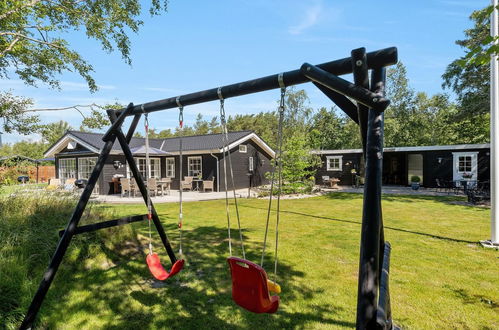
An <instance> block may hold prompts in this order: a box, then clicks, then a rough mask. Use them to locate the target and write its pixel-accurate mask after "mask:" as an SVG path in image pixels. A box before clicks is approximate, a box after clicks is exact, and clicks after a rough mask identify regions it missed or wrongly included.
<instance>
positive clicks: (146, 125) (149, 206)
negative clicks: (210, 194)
mask: <svg viewBox="0 0 499 330" xmlns="http://www.w3.org/2000/svg"><path fill="white" fill-rule="evenodd" d="M141 109H142V112H143V113H144V129H145V134H146V141H145V142H146V175H145V177H146V187H147V222H148V223H149V254H150V255H152V253H153V252H152V234H151V220H152V204H151V196H150V194H149V171H150V170H151V165H150V163H149V117H148V114H147V113H146V112H145V111H144V106H143V105H142V108H141Z"/></svg>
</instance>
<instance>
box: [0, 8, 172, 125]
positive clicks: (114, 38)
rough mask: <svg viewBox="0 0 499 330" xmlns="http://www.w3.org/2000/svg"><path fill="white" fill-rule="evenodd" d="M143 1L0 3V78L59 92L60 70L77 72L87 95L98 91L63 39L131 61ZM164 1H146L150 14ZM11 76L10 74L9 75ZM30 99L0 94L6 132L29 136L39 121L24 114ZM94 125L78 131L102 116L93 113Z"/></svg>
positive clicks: (157, 11) (158, 10) (86, 66)
mask: <svg viewBox="0 0 499 330" xmlns="http://www.w3.org/2000/svg"><path fill="white" fill-rule="evenodd" d="M142 5H143V1H138V0H100V1H79V0H5V1H1V2H0V78H1V79H10V78H12V77H11V76H12V75H15V76H16V77H17V78H19V79H21V80H22V81H24V82H25V83H26V84H28V85H32V86H36V85H37V83H39V82H42V83H46V84H48V85H49V86H51V87H53V88H59V87H60V86H59V77H60V74H61V73H63V72H67V71H69V72H76V73H78V74H79V75H80V76H81V77H82V78H83V79H85V81H86V83H87V84H88V88H89V89H90V91H92V92H94V91H96V90H97V89H98V87H97V84H96V82H95V80H94V79H93V77H92V73H93V71H94V70H93V67H92V65H91V64H90V63H88V62H87V61H86V60H85V59H84V58H83V57H82V56H81V55H80V54H79V53H78V52H77V51H75V50H74V49H72V47H71V45H70V44H69V42H68V40H66V39H65V38H64V37H65V36H66V35H67V33H69V32H76V33H79V32H80V31H81V32H83V33H85V34H86V36H87V37H88V38H91V39H95V40H97V41H98V42H100V44H101V46H102V49H103V50H104V51H105V52H107V53H110V52H112V51H114V50H118V51H119V52H120V54H121V56H122V58H123V59H124V60H125V62H126V63H128V64H130V63H131V57H130V49H131V48H130V47H131V43H130V39H129V34H130V33H131V32H133V33H137V32H138V31H139V27H140V26H141V25H142V24H143V22H142V20H140V18H139V17H140V15H141V13H142ZM166 7H167V0H150V7H149V13H150V14H151V15H152V16H154V15H159V14H160V13H161V12H162V11H164V10H166ZM12 72H13V73H12ZM32 103H33V101H32V100H30V99H26V98H22V97H16V96H13V95H11V94H10V93H5V92H3V93H1V92H0V119H3V120H4V123H3V130H4V131H5V132H12V131H17V132H19V133H21V134H30V133H32V132H33V131H35V130H36V129H37V128H38V127H37V123H38V117H37V116H33V115H27V114H26V111H27V110H29V107H30V106H31V105H32ZM94 117H95V119H96V121H92V120H84V123H83V127H85V126H87V127H89V128H93V127H95V126H99V125H101V123H102V122H103V121H105V118H102V116H100V115H99V114H94Z"/></svg>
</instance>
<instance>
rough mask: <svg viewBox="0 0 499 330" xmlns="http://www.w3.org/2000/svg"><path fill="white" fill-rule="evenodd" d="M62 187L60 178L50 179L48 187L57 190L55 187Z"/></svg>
mask: <svg viewBox="0 0 499 330" xmlns="http://www.w3.org/2000/svg"><path fill="white" fill-rule="evenodd" d="M60 187H61V180H60V179H56V178H51V179H49V185H48V186H47V189H49V190H55V189H59V188H60Z"/></svg>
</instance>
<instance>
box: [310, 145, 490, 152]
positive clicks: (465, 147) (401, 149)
mask: <svg viewBox="0 0 499 330" xmlns="http://www.w3.org/2000/svg"><path fill="white" fill-rule="evenodd" d="M470 149H490V144H488V143H482V144H455V145H443V146H417V147H388V148H383V152H404V151H405V152H416V151H437V150H470ZM312 153H314V154H318V155H334V154H360V153H362V149H335V150H314V151H312Z"/></svg>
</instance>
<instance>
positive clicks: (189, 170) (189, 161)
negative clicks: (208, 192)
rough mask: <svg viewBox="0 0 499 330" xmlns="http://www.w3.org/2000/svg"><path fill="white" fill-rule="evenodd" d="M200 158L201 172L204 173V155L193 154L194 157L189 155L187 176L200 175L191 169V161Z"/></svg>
mask: <svg viewBox="0 0 499 330" xmlns="http://www.w3.org/2000/svg"><path fill="white" fill-rule="evenodd" d="M198 159H199V172H200V173H199V174H201V175H203V157H202V156H192V157H187V176H192V177H197V176H198V175H199V174H198V175H195V174H194V171H193V170H191V166H192V164H191V161H192V160H198Z"/></svg>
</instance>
